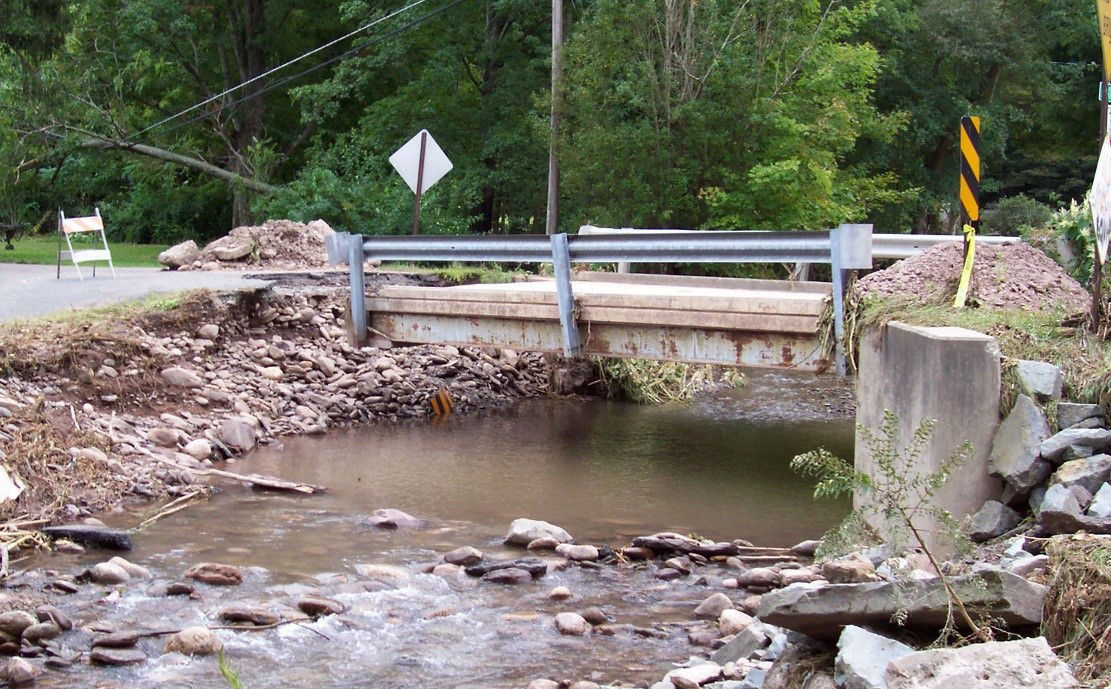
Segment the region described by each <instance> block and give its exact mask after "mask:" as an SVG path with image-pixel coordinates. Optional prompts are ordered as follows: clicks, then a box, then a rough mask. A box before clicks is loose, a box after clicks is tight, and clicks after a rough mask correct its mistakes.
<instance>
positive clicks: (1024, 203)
mask: <svg viewBox="0 0 1111 689" xmlns="http://www.w3.org/2000/svg"><path fill="white" fill-rule="evenodd" d="M1052 216H1053V209H1052V208H1050V207H1049V206H1047V205H1045V204H1044V203H1042V202H1041V201H1037V200H1035V199H1032V198H1030V197H1029V196H1026V195H1025V194H1018V195H1016V196H1008V197H1007V198H1005V199H1001V200H1000V201H997V202H996V203H995V204H993V205H992V207H991V209H989V210H988V212H986V213H984V223H983V228H984V231H985V232H986V233H987V234H998V235H1005V236H1007V237H1015V236H1018V235H1019V233H1020V232H1021V231H1022V230H1023V228H1027V227H1041V226H1043V225H1045V224H1046V223H1048V222H1049V219H1050V218H1051V217H1052Z"/></svg>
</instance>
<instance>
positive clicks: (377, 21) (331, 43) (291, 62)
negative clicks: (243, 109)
mask: <svg viewBox="0 0 1111 689" xmlns="http://www.w3.org/2000/svg"><path fill="white" fill-rule="evenodd" d="M426 2H428V0H416V1H415V2H411V3H409V4H408V5H406V6H405V7H402V8H401V9H398V10H395V11H393V12H390V13H389V14H387V15H385V16H384V17H379V18H378V19H375V20H374V21H372V22H370V23H369V24H365V25H363V26H360V27H359V28H357V29H355V30H354V31H351V32H349V33H347V34H344V35H343V36H340V37H339V38H337V39H335V40H332V41H329V42H327V43H325V44H324V45H322V46H319V47H316V48H313V49H312V50H310V51H309V52H307V53H304V54H302V55H299V56H297V57H295V58H293V59H292V60H289V61H288V62H284V63H282V64H280V65H278V66H277V67H273V68H271V69H268V70H266V71H265V72H263V73H262V74H259V75H257V76H254V77H251V78H250V79H248V80H247V81H244V82H242V83H240V84H236V85H235V86H232V87H231V88H229V89H227V90H225V91H222V92H221V93H217V94H216V95H215V96H212V97H211V98H207V99H205V100H203V101H201V102H199V103H196V104H194V105H191V106H189V107H188V108H186V109H184V110H182V111H181V112H178V113H174V114H173V115H170V116H169V117H166V118H164V119H161V120H159V121H158V122H155V123H154V124H152V125H150V126H149V127H147V128H146V129H143V130H141V131H139V132H138V133H136V134H135V136H136V137H140V136H142V135H143V134H146V133H147V132H149V131H150V130H152V129H155V128H157V127H161V126H162V125H164V124H166V123H167V122H170V121H172V120H176V119H177V118H179V117H181V116H182V115H186V114H188V113H191V112H193V111H194V110H196V109H197V108H203V107H204V106H206V105H208V104H209V103H211V102H213V101H216V100H219V99H220V98H223V97H224V96H227V95H229V94H231V93H234V92H236V91H238V90H240V89H242V88H246V87H247V86H250V85H251V84H253V83H255V82H256V81H259V80H260V79H265V78H266V77H268V76H270V75H271V74H274V73H275V72H278V71H281V70H283V69H285V68H286V67H289V66H291V65H295V64H297V63H298V62H300V61H301V60H304V59H305V58H307V57H312V56H313V55H316V54H317V53H319V52H321V51H322V50H327V49H328V48H331V47H332V46H334V45H336V44H338V43H342V42H344V41H346V40H347V39H349V38H351V37H352V36H356V35H358V34H360V33H362V32H364V31H366V30H367V29H370V28H373V27H374V26H377V25H378V24H381V23H382V22H384V21H386V20H387V19H392V18H394V17H396V16H397V15H399V14H402V13H404V12H407V11H409V10H411V9H413V8H414V7H416V6H418V5H423V4H424V3H426Z"/></svg>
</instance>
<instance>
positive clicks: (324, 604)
mask: <svg viewBox="0 0 1111 689" xmlns="http://www.w3.org/2000/svg"><path fill="white" fill-rule="evenodd" d="M297 609H298V610H300V611H301V612H303V613H305V614H306V615H308V616H309V617H322V616H325V615H338V614H340V613H342V612H343V611H344V610H346V609H347V608H346V607H345V606H344V605H343V603H340V602H339V601H338V600H332V599H331V598H324V597H323V596H306V597H304V598H302V599H301V600H299V601H297Z"/></svg>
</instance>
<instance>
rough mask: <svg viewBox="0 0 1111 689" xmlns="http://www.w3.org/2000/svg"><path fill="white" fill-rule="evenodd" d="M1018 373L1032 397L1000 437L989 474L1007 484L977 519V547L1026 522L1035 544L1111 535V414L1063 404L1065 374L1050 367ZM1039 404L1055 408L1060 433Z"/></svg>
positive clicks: (1021, 366) (1028, 366)
mask: <svg viewBox="0 0 1111 689" xmlns="http://www.w3.org/2000/svg"><path fill="white" fill-rule="evenodd" d="M1016 370H1017V372H1018V375H1019V378H1020V379H1021V381H1022V384H1023V387H1024V388H1025V390H1026V391H1027V392H1029V393H1030V394H1029V395H1026V394H1020V395H1018V397H1017V399H1016V401H1015V405H1014V407H1013V408H1012V409H1011V411H1010V413H1009V414H1007V417H1006V418H1005V419H1003V422H1002V423H1001V424H1000V425H999V429H998V430H997V431H996V434H995V438H994V440H993V443H992V450H991V457H990V465H989V468H990V471H991V473H992V474H993V475H995V476H997V477H999V478H1000V479H1002V480H1003V482H1004V490H1003V493H1002V495H1001V496H1000V498H999V500H991V501H988V502H987V503H985V504H984V506H983V507H982V508H981V509H980V510H979V511H978V512H977V513H976V514H975V515H973V516H972V522H971V528H970V535H971V537H972V539H973V540H975V541H981V542H982V541H987V540H990V539H993V538H996V537H999V536H1002V535H1004V534H1007V533H1009V532H1011V531H1012V530H1014V529H1016V527H1018V526H1019V524H1020V523H1021V522H1022V521H1023V518H1024V515H1026V514H1030V515H1032V516H1033V517H1034V518H1035V519H1036V527H1035V529H1034V532H1033V533H1032V534H1031V535H1033V536H1050V535H1054V534H1060V533H1074V532H1076V531H1081V530H1083V531H1087V532H1088V533H1093V534H1108V533H1111V484H1109V483H1108V479H1109V477H1111V454H1107V453H1108V452H1111V430H1108V428H1107V416H1106V411H1105V410H1104V408H1103V407H1101V406H1099V405H1095V404H1075V403H1070V402H1063V401H1061V387H1062V386H1061V371H1060V370H1059V369H1057V367H1056V366H1053V365H1052V364H1046V363H1044V362H1033V361H1020V362H1018V365H1017V369H1016ZM1039 402H1041V403H1045V404H1050V403H1052V405H1053V406H1054V407H1055V409H1056V418H1055V419H1053V421H1054V422H1055V426H1056V427H1057V428H1059V429H1060V430H1059V431H1058V432H1056V433H1053V432H1052V429H1051V426H1050V418H1049V416H1048V415H1047V414H1046V412H1045V411H1044V410H1043V409H1042V406H1041V405H1040V404H1039ZM1024 554H1025V555H1027V556H1029V557H1033V555H1030V554H1029V553H1024ZM1020 559H1021V560H1025V559H1026V558H1020ZM1014 564H1015V565H1016V566H1026V563H1025V562H1018V561H1016V562H1015V563H1014Z"/></svg>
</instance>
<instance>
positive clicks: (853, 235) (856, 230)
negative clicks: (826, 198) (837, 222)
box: [831, 224, 872, 270]
mask: <svg viewBox="0 0 1111 689" xmlns="http://www.w3.org/2000/svg"><path fill="white" fill-rule="evenodd" d="M832 233H836V234H837V235H838V236H839V241H838V242H836V244H835V246H837V247H838V249H839V251H840V252H841V255H840V259H841V260H840V264H841V268H843V269H845V270H860V269H865V268H871V267H872V226H871V225H854V224H845V225H841V226H840V227H838V228H837V229H835V230H833V231H832V232H831V234H832Z"/></svg>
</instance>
